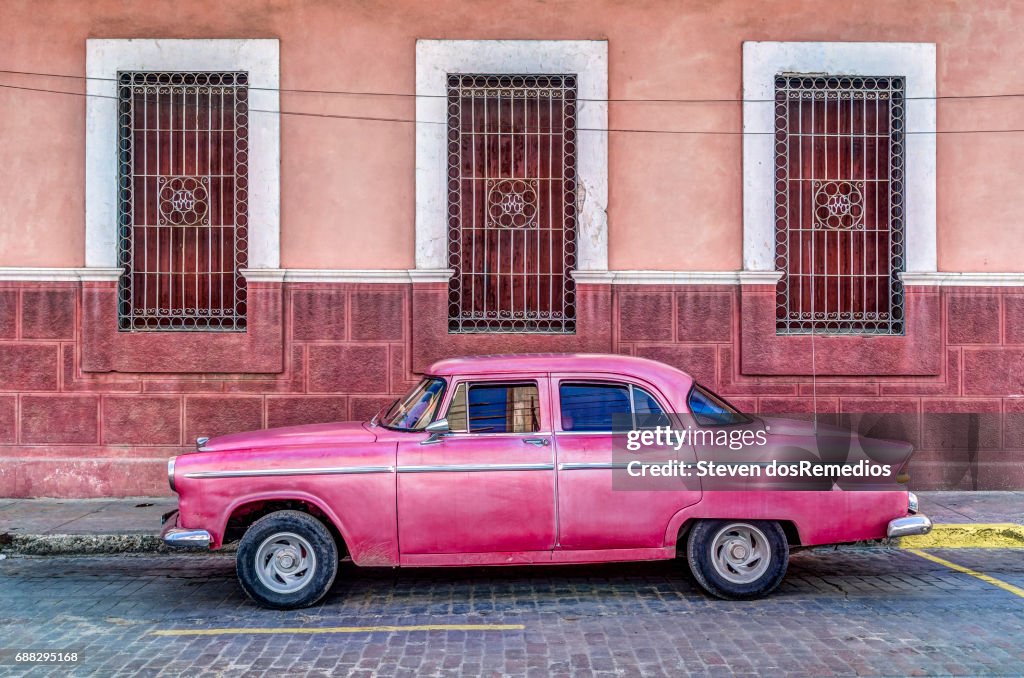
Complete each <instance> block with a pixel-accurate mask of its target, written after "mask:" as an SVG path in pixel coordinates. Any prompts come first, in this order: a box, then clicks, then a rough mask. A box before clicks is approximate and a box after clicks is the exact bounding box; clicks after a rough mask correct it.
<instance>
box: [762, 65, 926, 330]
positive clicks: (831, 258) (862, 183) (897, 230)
mask: <svg viewBox="0 0 1024 678" xmlns="http://www.w3.org/2000/svg"><path fill="white" fill-rule="evenodd" d="M904 105H905V102H904V81H903V78H901V77H890V76H883V77H867V76H831V75H828V76H823V75H799V74H783V75H779V76H777V77H776V79H775V104H774V106H775V266H776V269H777V270H779V271H782V273H783V276H782V279H781V280H780V281H779V283H778V288H777V300H776V316H775V318H776V331H777V332H778V333H779V334H801V333H810V332H812V331H813V332H825V333H834V334H840V333H845V334H903V330H904V316H903V283H902V282H901V281H900V279H899V275H898V274H899V273H900V272H901V271H903V270H904V268H905V261H906V249H905V247H906V243H905V238H904V230H905V229H904V223H905V222H904V219H905V214H906V210H905V206H904V167H903V156H904V151H903V149H904V134H905V131H904V110H905V108H904Z"/></svg>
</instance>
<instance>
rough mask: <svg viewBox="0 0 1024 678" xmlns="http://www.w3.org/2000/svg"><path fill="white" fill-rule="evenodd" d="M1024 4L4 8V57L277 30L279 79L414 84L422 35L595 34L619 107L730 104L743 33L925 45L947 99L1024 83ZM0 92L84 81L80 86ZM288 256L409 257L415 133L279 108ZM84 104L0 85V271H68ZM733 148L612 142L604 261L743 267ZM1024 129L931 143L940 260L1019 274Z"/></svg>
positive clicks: (293, 83) (67, 2)
mask: <svg viewBox="0 0 1024 678" xmlns="http://www.w3.org/2000/svg"><path fill="white" fill-rule="evenodd" d="M1022 22H1024V3H1020V2H1015V1H1013V0H986V1H985V2H973V1H963V2H956V1H953V0H946V1H943V2H935V1H932V0H915V1H905V2H899V3H893V2H888V1H886V0H868V1H865V2H858V3H856V6H851V5H850V4H849V3H846V2H838V1H832V0H828V1H825V2H823V1H821V0H816V1H811V0H805V1H797V0H785V1H777V2H750V1H746V0H726V1H722V2H718V1H714V2H712V1H709V0H700V1H695V0H685V1H680V2H654V1H649V2H645V1H630V2H623V1H615V0H604V1H583V0H579V1H569V0H567V1H564V2H557V3H551V2H540V1H515V0H512V1H509V2H505V3H501V4H498V3H487V4H486V5H485V4H481V3H478V2H468V1H466V0H461V1H457V0H447V1H445V0H438V1H435V2H429V3H423V2H415V1H413V0H394V1H392V2H387V3H376V2H358V1H355V0H352V1H342V0H339V1H327V0H320V1H318V0H307V1H299V0H296V1H294V2H275V1H269V0H252V1H249V2H241V1H222V2H216V3H211V2H204V1H200V0H173V1H170V0H168V1H159V2H157V1H153V2H147V3H145V5H144V6H143V5H142V4H139V3H126V2H122V1H120V0H91V1H85V0H81V1H73V0H51V1H45V0H32V1H29V0H5V2H3V3H2V4H0V26H2V27H3V29H2V30H3V31H4V36H3V45H4V49H3V60H2V67H3V68H8V69H15V70H25V71H40V72H52V73H64V74H75V75H83V74H84V72H85V40H86V38H90V37H110V38H126V37H179V38H199V37H208V38H211V37H217V38H223V37H276V38H279V39H280V41H281V70H282V78H281V82H282V86H283V87H285V88H304V89H343V90H363V91H365V90H370V91H396V92H412V91H413V88H414V78H415V41H416V39H417V38H450V39H460V38H463V39H468V38H478V39H492V38H509V39H572V38H575V39H607V40H608V41H609V43H608V44H609V68H610V71H609V80H610V82H609V89H610V95H611V97H612V98H671V97H679V98H738V97H739V96H740V94H741V70H740V55H741V44H742V42H743V41H744V40H787V41H799V40H824V41H927V42H935V43H936V44H937V46H938V91H939V94H940V95H953V94H976V93H978V94H980V93H995V92H1024V69H1021V68H1019V64H1020V62H1021V61H1022V59H1024V42H1021V41H1020V40H1019V36H1018V31H1017V30H1016V29H1017V27H1019V26H1020V25H1021V24H1022ZM0 84H14V85H22V86H27V87H46V88H52V89H65V90H68V91H76V92H81V91H83V89H84V86H83V83H82V82H81V81H78V80H62V79H41V78H37V77H28V76H15V75H5V74H0ZM282 106H283V108H284V109H286V110H287V109H292V110H306V111H317V112H332V113H341V114H357V115H387V116H390V117H401V118H412V117H413V115H414V104H413V101H412V99H411V98H366V97H343V96H331V95H315V94H286V95H285V96H283V98H282ZM1022 115H1024V98H1010V99H1000V100H989V101H984V100H982V101H979V100H967V101H962V100H943V101H941V102H940V104H939V107H938V116H939V117H938V119H939V129H965V128H977V129H993V128H1004V127H1014V126H1017V127H1022V126H1024V124H1022V123H1021V122H1020V121H1021V120H1022V119H1024V117H1022ZM609 116H610V125H611V127H613V128H627V127H628V128H657V129H716V130H738V129H739V127H740V119H741V118H740V107H739V104H735V103H718V104H665V103H647V104H644V103H630V102H623V103H615V104H612V106H611V109H610V114H609ZM281 130H282V144H281V154H282V172H281V183H282V218H281V231H282V235H281V241H282V242H281V246H282V249H281V263H282V265H283V266H286V267H296V268H321V267H322V268H410V267H413V266H414V250H413V247H414V245H413V243H414V209H415V205H414V138H413V126H412V125H409V124H398V123H381V122H356V121H344V120H325V119H316V118H308V117H291V116H284V118H283V119H282V124H281ZM84 136H85V102H84V99H83V98H82V97H75V96H61V95H54V94H42V93H33V92H26V91H19V90H11V89H2V88H0V137H2V138H3V140H4V153H3V162H2V163H0V266H81V265H82V264H83V263H84V262H83V253H84V209H85V208H84V183H85V182H84V163H85V160H84V152H85V142H84ZM740 145H741V139H740V137H738V136H684V135H678V136H676V135H644V134H615V133H613V134H611V136H610V140H609V156H610V168H609V172H610V176H609V186H610V190H609V257H610V261H609V263H610V267H611V268H613V269H669V270H684V269H692V270H735V269H737V268H740V267H741V256H742V213H741V200H742V195H741V186H742V178H741V152H740ZM1022 152H1024V134H986V135H973V134H971V135H945V136H941V137H940V138H939V141H938V168H939V173H938V225H937V226H938V257H939V269H940V270H949V271H1022V270H1024V261H1022V260H1021V258H1020V257H1019V255H1018V254H1017V247H1016V246H1017V244H1018V243H1019V241H1020V237H1021V235H1022V232H1024V226H1022V225H1021V224H1022V222H1021V220H1020V218H1019V213H1020V212H1019V207H1018V203H1019V198H1018V196H1019V192H1020V189H1019V183H1020V182H1019V175H1020V167H1019V158H1020V157H1021V155H1022Z"/></svg>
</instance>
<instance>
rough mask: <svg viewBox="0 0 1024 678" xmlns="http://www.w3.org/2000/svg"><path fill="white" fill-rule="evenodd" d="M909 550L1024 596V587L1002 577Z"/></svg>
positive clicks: (922, 552)
mask: <svg viewBox="0 0 1024 678" xmlns="http://www.w3.org/2000/svg"><path fill="white" fill-rule="evenodd" d="M908 550H909V551H910V552H911V553H913V554H914V555H917V556H921V557H922V558H924V559H925V560H930V561H932V562H933V563H938V564H939V565H945V566H946V567H948V568H949V569H951V570H955V571H957V572H962V573H964V574H969V575H971V576H972V577H977V578H978V579H980V580H981V581H983V582H987V583H989V584H992V586H998V587H999V588H1001V589H1002V590H1004V591H1009V592H1010V593H1012V594H1014V595H1017V596H1020V597H1021V598H1024V589H1022V588H1020V587H1019V586H1014V585H1013V584H1007V583H1006V582H1005V581H1003V580H1001V579H996V578H995V577H991V576H989V575H987V574H985V573H984V572H978V571H976V570H972V569H971V568H969V567H964V566H963V565H957V564H956V563H951V562H950V561H948V560H946V559H945V558H939V557H938V556H933V555H932V554H930V553H925V552H924V551H918V550H917V549H908Z"/></svg>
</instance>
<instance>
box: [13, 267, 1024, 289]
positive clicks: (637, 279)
mask: <svg viewBox="0 0 1024 678" xmlns="http://www.w3.org/2000/svg"><path fill="white" fill-rule="evenodd" d="M241 272H242V275H243V276H245V279H246V280H247V281H249V282H295V283H318V282H321V283H405V284H408V283H428V282H448V279H449V278H451V276H452V275H453V273H454V272H453V271H452V270H451V269H448V268H442V269H431V270H424V269H319V268H271V269H252V268H247V269H242V271H241ZM121 274H122V270H121V269H120V268H106V267H36V266H3V267H0V281H2V282H83V281H84V282H91V281H116V280H117V279H118V278H120V277H121ZM781 275H782V274H781V273H779V272H778V271H575V272H573V279H574V280H575V281H576V283H577V284H581V285H587V284H605V285H608V284H614V285H737V284H739V285H774V284H775V283H777V282H778V281H779V278H780V276H781ZM900 278H901V279H902V280H903V283H904V284H905V285H908V286H928V285H930V286H941V287H1024V272H984V273H981V272H978V273H971V272H968V273H957V272H950V271H940V272H938V273H913V272H910V273H901V274H900Z"/></svg>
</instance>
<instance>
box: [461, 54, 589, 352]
mask: <svg viewBox="0 0 1024 678" xmlns="http://www.w3.org/2000/svg"><path fill="white" fill-rule="evenodd" d="M576 143H577V137H576V76H574V75H459V74H453V75H449V76H448V264H449V267H450V268H451V269H453V270H454V275H453V276H452V278H451V280H450V283H449V293H448V298H449V306H448V330H449V332H453V333H463V332H552V333H567V334H571V333H573V332H575V331H576V288H575V282H574V281H573V278H572V272H573V270H575V268H576V186H577V184H576V173H577V163H576Z"/></svg>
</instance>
